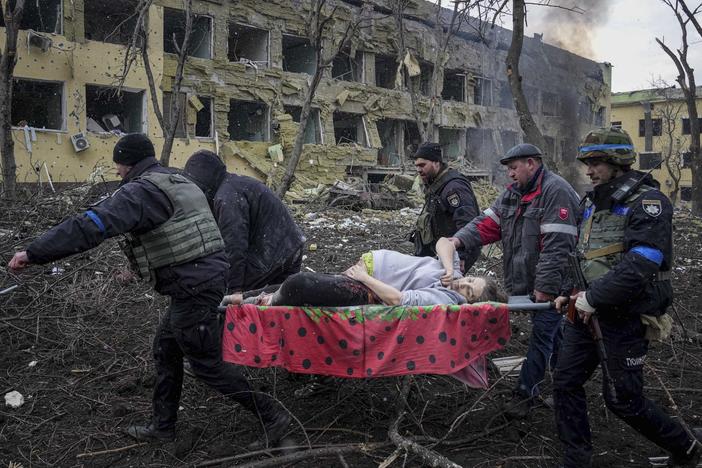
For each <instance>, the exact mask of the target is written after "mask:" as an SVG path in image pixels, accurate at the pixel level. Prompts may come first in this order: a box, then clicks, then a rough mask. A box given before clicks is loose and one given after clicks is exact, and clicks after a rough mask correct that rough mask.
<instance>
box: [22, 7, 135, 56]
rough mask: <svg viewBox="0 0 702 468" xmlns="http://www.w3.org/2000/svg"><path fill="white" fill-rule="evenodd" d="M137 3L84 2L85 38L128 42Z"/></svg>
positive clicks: (115, 42)
mask: <svg viewBox="0 0 702 468" xmlns="http://www.w3.org/2000/svg"><path fill="white" fill-rule="evenodd" d="M30 3H31V2H30ZM138 4H139V1H138V0H121V1H116V2H108V1H104V0H103V1H98V0H93V1H88V2H85V12H84V18H85V38H86V39H89V40H91V41H100V42H109V43H111V44H124V45H126V44H129V41H130V40H131V38H132V34H134V28H135V27H136V21H137V15H138V13H137V6H138Z"/></svg>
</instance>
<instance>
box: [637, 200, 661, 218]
mask: <svg viewBox="0 0 702 468" xmlns="http://www.w3.org/2000/svg"><path fill="white" fill-rule="evenodd" d="M641 206H643V209H644V211H645V212H646V214H647V215H649V216H652V217H654V218H657V217H658V216H659V215H660V214H661V212H662V211H663V208H662V206H661V201H660V200H641Z"/></svg>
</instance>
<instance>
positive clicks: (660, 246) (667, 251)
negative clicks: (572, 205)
mask: <svg viewBox="0 0 702 468" xmlns="http://www.w3.org/2000/svg"><path fill="white" fill-rule="evenodd" d="M578 159H579V160H580V161H581V162H583V163H585V164H586V165H587V175H588V177H589V178H590V180H591V181H592V184H593V186H594V188H593V191H592V192H590V193H588V194H587V195H586V196H585V198H583V201H582V203H581V208H582V211H583V212H582V220H581V222H580V231H579V236H578V244H577V251H578V254H579V256H580V258H581V271H582V276H583V277H584V280H585V281H586V282H587V284H586V285H585V286H586V288H587V289H586V290H585V291H579V292H577V294H576V295H573V296H571V297H570V299H568V298H565V297H559V298H558V299H557V300H556V304H557V307H561V306H562V305H563V304H564V303H565V302H566V301H567V300H570V301H575V307H576V311H577V313H578V316H577V317H575V318H573V317H569V318H570V319H571V320H569V321H567V322H566V326H565V328H564V332H563V339H562V342H561V348H560V351H559V356H558V362H557V364H556V370H555V373H554V377H553V387H554V390H553V395H554V403H555V414H556V425H557V428H558V436H559V438H560V439H561V442H562V443H563V445H564V455H563V466H564V467H566V468H582V467H588V466H591V463H592V441H591V437H590V424H589V421H588V415H587V400H586V394H585V390H584V388H583V386H584V385H585V383H586V382H587V380H589V378H590V377H591V376H592V374H593V372H594V371H595V369H596V368H597V366H598V365H599V364H600V360H599V358H598V354H597V352H596V348H595V341H594V339H593V336H592V333H591V330H590V329H589V326H590V324H589V323H588V322H589V321H590V320H591V316H592V315H593V313H595V312H596V313H597V318H598V321H599V325H600V328H601V330H602V338H603V340H602V341H603V343H604V347H605V350H606V355H607V358H608V359H607V364H608V365H607V367H608V369H609V374H610V376H611V381H608V379H607V378H606V376H604V377H603V390H602V393H603V395H604V400H605V403H606V405H607V408H609V410H610V411H612V413H614V414H615V415H617V416H618V417H619V418H621V419H622V420H623V421H624V422H626V423H627V424H628V425H629V426H631V427H632V428H633V429H635V430H636V431H637V432H639V433H640V434H641V435H643V436H644V437H646V438H648V439H649V440H651V441H653V442H655V443H656V444H658V445H659V446H660V447H662V448H663V449H665V450H667V451H669V452H670V453H671V455H672V457H671V459H670V464H669V466H697V462H698V461H699V460H700V455H701V454H702V446H701V445H700V441H699V440H698V439H700V438H701V437H702V431H700V430H699V429H694V430H692V431H690V430H689V429H687V427H686V426H684V425H683V424H681V422H680V421H679V420H678V419H676V418H671V417H670V416H669V415H667V414H666V413H665V412H664V411H663V410H662V409H661V408H660V407H659V406H658V405H656V404H655V403H654V402H653V401H651V400H649V399H648V398H646V397H644V396H643V386H644V383H643V366H644V362H645V360H646V354H647V351H648V343H649V338H654V336H652V335H651V332H652V331H654V330H664V329H666V328H667V327H668V326H669V325H670V319H669V318H668V317H667V315H666V309H667V307H668V306H670V304H671V303H672V300H673V290H672V285H671V282H670V270H671V268H672V262H673V244H672V242H673V241H672V236H673V207H672V205H671V204H670V201H669V200H668V198H667V197H666V196H665V195H664V194H663V193H661V192H660V191H659V190H658V184H657V182H655V181H654V180H653V178H651V177H650V175H647V174H642V173H640V172H637V171H633V170H631V165H632V164H633V163H634V161H635V159H636V153H635V152H634V147H633V145H632V142H631V139H630V138H629V135H627V134H626V132H624V131H622V130H620V129H617V128H611V129H607V128H603V129H599V130H595V131H592V132H590V133H589V134H588V135H587V137H586V138H585V141H584V143H583V144H582V146H581V147H580V154H579V156H578ZM666 322H667V323H668V325H667V326H666ZM657 338H658V339H660V336H658V337H657Z"/></svg>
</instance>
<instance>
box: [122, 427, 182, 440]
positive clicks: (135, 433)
mask: <svg viewBox="0 0 702 468" xmlns="http://www.w3.org/2000/svg"><path fill="white" fill-rule="evenodd" d="M127 434H129V435H130V436H132V437H134V438H135V439H136V440H141V441H145V442H173V441H174V440H175V428H171V429H156V428H155V427H154V423H151V424H149V425H148V426H134V425H133V426H129V427H128V428H127Z"/></svg>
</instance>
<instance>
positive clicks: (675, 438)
mask: <svg viewBox="0 0 702 468" xmlns="http://www.w3.org/2000/svg"><path fill="white" fill-rule="evenodd" d="M600 327H601V328H602V336H603V338H604V344H605V348H606V350H607V356H608V367H609V372H610V374H611V376H612V380H613V383H614V388H615V391H616V401H614V399H613V396H612V395H611V394H610V393H609V391H608V389H607V386H606V385H603V395H604V399H605V403H606V405H607V408H609V410H610V411H612V413H614V414H615V415H617V416H618V417H619V418H621V419H622V420H623V421H624V422H626V423H627V424H628V425H629V426H631V427H632V428H633V429H634V430H636V431H637V432H639V433H640V434H641V435H643V436H644V437H646V438H648V439H649V440H651V441H652V442H654V443H656V444H657V445H659V446H660V447H662V448H664V449H666V450H668V451H669V452H671V453H673V454H682V453H684V452H685V450H687V449H688V448H689V447H690V444H691V443H692V439H691V438H690V437H689V436H688V434H687V433H686V431H685V429H684V428H683V426H682V425H681V424H680V423H679V422H678V421H677V420H675V419H672V418H671V417H670V416H668V415H667V414H666V413H664V412H663V411H662V410H661V409H660V408H659V407H658V406H656V405H655V404H654V403H653V402H652V401H650V400H648V399H647V398H645V397H644V396H643V394H642V392H643V363H644V360H645V358H646V352H647V351H648V341H647V340H646V339H645V338H644V334H645V327H644V325H643V324H642V323H641V320H640V319H639V318H638V317H632V318H631V319H629V320H626V321H622V322H617V323H607V322H605V321H600ZM598 365H599V359H598V357H597V351H596V349H595V343H594V341H593V339H592V336H591V335H590V331H589V329H588V328H587V327H586V326H585V325H583V324H582V322H580V321H578V323H576V324H572V323H570V322H566V325H565V328H564V333H563V341H562V343H561V348H560V351H559V355H558V362H557V364H556V372H555V375H554V391H553V394H554V402H555V413H556V426H557V430H558V436H559V438H560V439H561V442H562V443H563V445H564V449H565V450H564V460H563V461H564V464H563V465H564V466H565V467H578V468H581V467H588V466H590V464H591V457H592V442H591V438H590V423H589V421H588V418H587V402H586V398H585V390H584V389H583V385H584V384H585V382H586V381H587V380H588V379H589V378H590V377H591V376H592V373H593V372H594V371H595V369H596V368H597V366H598Z"/></svg>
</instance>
